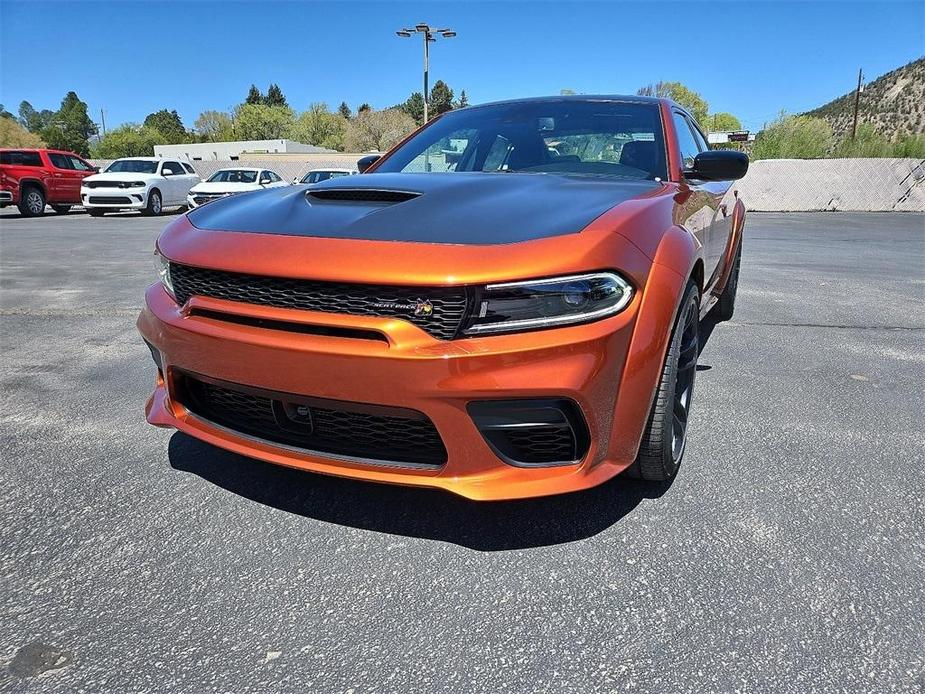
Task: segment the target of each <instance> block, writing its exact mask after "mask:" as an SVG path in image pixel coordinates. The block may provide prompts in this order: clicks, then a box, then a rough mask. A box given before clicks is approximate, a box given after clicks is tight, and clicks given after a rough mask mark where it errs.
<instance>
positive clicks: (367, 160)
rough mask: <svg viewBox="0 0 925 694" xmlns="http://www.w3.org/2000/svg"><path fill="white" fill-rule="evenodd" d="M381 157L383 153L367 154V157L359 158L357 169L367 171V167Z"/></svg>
mask: <svg viewBox="0 0 925 694" xmlns="http://www.w3.org/2000/svg"><path fill="white" fill-rule="evenodd" d="M381 158H382V155H381V154H367V155H366V156H365V157H361V158H360V159H358V160H357V171H359V172H360V173H366V169H368V168H369V167H370V166H372V165H373V164H375V163H376V162H377V161H379V160H380V159H381Z"/></svg>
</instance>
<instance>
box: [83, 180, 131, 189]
mask: <svg viewBox="0 0 925 694" xmlns="http://www.w3.org/2000/svg"><path fill="white" fill-rule="evenodd" d="M83 185H84V187H86V188H129V187H130V185H129V184H128V183H125V182H124V181H85V182H84V184H83Z"/></svg>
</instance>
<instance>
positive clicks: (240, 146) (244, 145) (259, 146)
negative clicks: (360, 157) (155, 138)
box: [154, 140, 334, 161]
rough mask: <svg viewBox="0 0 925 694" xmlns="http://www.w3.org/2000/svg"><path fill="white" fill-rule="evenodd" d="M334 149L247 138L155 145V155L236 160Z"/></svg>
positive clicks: (299, 143)
mask: <svg viewBox="0 0 925 694" xmlns="http://www.w3.org/2000/svg"><path fill="white" fill-rule="evenodd" d="M333 151H334V150H333V149H325V148H324V147H316V146H315V145H305V144H302V143H301V142H294V141H293V140H245V141H241V142H196V143H191V144H186V145H154V156H155V157H180V158H182V159H189V160H191V161H215V160H218V159H221V160H224V161H227V160H229V159H230V160H232V161H235V160H237V159H239V158H240V157H241V155H242V154H244V153H245V152H247V153H248V154H281V153H289V154H293V153H295V154H318V153H322V152H333Z"/></svg>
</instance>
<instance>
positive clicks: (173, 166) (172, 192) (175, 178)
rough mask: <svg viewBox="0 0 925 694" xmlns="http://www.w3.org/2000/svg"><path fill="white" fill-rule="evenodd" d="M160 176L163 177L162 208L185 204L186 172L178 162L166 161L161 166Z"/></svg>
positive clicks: (187, 190) (187, 189) (186, 190)
mask: <svg viewBox="0 0 925 694" xmlns="http://www.w3.org/2000/svg"><path fill="white" fill-rule="evenodd" d="M161 175H162V176H164V179H165V181H166V183H165V184H164V188H165V190H163V191H162V192H163V193H164V206H167V205H179V204H181V203H185V202H186V194H187V193H188V192H189V188H188V187H186V184H187V180H186V177H187V174H186V171H185V170H184V169H183V167H182V166H180V162H178V161H172V160H169V159H168V160H167V161H165V162H164V163H163V164H161Z"/></svg>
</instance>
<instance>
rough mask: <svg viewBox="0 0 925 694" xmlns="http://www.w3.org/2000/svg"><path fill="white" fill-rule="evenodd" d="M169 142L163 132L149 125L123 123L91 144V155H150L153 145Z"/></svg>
mask: <svg viewBox="0 0 925 694" xmlns="http://www.w3.org/2000/svg"><path fill="white" fill-rule="evenodd" d="M166 144H170V143H169V142H168V141H167V138H166V137H164V134H163V133H162V132H161V131H160V130H158V129H156V128H152V127H151V126H147V125H137V124H135V123H125V124H123V125H120V126H119V127H118V128H115V129H113V130H110V131H109V132H107V133H106V134H105V135H104V136H103V137H102V138H100V141H99V142H97V143H96V144H95V145H94V146H93V156H95V157H98V158H100V159H118V158H119V157H150V156H153V155H154V145H166Z"/></svg>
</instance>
